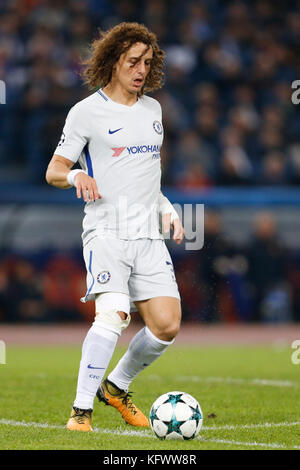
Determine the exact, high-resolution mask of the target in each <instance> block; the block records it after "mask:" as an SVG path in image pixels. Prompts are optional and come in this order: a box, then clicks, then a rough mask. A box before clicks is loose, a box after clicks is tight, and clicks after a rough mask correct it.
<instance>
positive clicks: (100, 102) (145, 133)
mask: <svg viewBox="0 0 300 470" xmlns="http://www.w3.org/2000/svg"><path fill="white" fill-rule="evenodd" d="M162 141H163V127H162V113H161V106H160V104H159V103H158V101H156V100H155V99H153V98H150V97H149V96H142V97H140V98H138V101H137V102H136V103H135V104H134V105H133V106H126V105H123V104H119V103H116V102H115V101H113V100H111V99H110V98H109V97H108V96H106V95H105V93H104V92H103V91H102V90H101V89H100V90H98V91H97V92H95V93H93V94H92V95H90V96H89V97H88V98H85V99H84V100H82V101H80V102H78V103H77V104H75V106H73V107H72V108H71V110H70V112H69V114H68V116H67V119H66V122H65V126H64V129H63V133H62V137H61V140H60V142H59V144H58V146H57V148H56V150H55V152H54V153H55V154H56V155H61V156H62V157H65V158H67V159H69V160H71V161H72V162H74V163H75V162H77V161H79V163H80V166H81V168H82V169H84V170H85V171H87V172H88V174H89V175H90V176H92V177H93V178H95V180H96V183H97V187H98V191H99V193H100V195H101V196H102V198H101V199H99V200H96V201H95V202H93V201H88V202H87V203H86V205H85V210H84V211H85V217H84V220H83V234H82V237H83V242H84V244H85V243H87V241H88V240H89V239H90V238H91V237H92V236H93V235H94V234H95V230H96V232H97V234H99V235H107V236H111V237H115V238H121V239H129V240H132V239H138V238H152V239H158V238H163V237H162V234H161V233H160V230H159V216H158V197H159V192H160V181H161V162H160V149H161V145H162Z"/></svg>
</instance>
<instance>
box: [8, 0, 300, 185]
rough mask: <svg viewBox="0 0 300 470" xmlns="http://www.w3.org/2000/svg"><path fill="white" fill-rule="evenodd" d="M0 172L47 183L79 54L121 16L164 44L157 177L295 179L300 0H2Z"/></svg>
mask: <svg viewBox="0 0 300 470" xmlns="http://www.w3.org/2000/svg"><path fill="white" fill-rule="evenodd" d="M0 15H1V21H0V79H2V80H4V81H5V82H6V85H7V105H6V106H5V107H4V106H2V107H0V164H1V167H2V168H4V167H7V168H8V167H10V168H12V166H13V168H15V169H16V168H18V167H19V168H21V169H22V170H23V175H26V181H31V182H33V183H36V184H45V178H44V173H45V168H46V166H47V164H48V162H49V159H50V158H51V156H52V153H53V150H54V149H55V147H56V144H57V142H58V140H59V137H60V135H61V130H62V126H63V123H64V119H65V117H66V114H67V112H68V110H69V108H70V107H71V106H72V105H73V104H74V103H75V102H77V101H79V100H80V99H82V98H83V97H85V96H86V95H87V94H89V93H90V92H88V91H87V90H86V89H85V87H83V85H82V81H81V79H80V76H79V72H80V60H81V58H83V57H86V55H87V54H88V44H89V43H90V41H91V40H92V39H93V38H95V37H96V36H97V34H98V30H99V28H101V29H107V28H109V27H111V26H113V25H115V24H116V23H119V22H121V21H139V22H143V23H145V24H146V25H147V26H149V27H150V28H151V29H152V30H153V31H154V32H155V33H156V34H157V35H158V38H159V41H160V44H161V46H162V47H163V48H164V49H165V50H166V53H167V61H166V83H165V87H164V88H163V89H162V90H160V91H159V92H157V93H156V95H155V96H156V98H157V99H159V101H160V102H161V104H162V107H163V123H164V128H165V146H164V175H163V178H164V181H163V182H164V184H168V185H172V186H173V187H177V188H179V189H195V188H207V187H212V186H215V185H222V186H224V185H226V186H232V185H234V186H237V185H287V184H292V185H294V184H295V185H297V184H298V183H299V182H300V138H299V135H300V119H299V114H300V111H299V108H300V106H298V107H297V106H295V105H294V104H293V103H292V102H291V94H292V92H293V90H292V88H291V84H292V82H293V81H294V80H297V79H300V66H299V64H300V62H299V51H300V2H299V0H298V1H297V0H294V1H293V0H286V1H278V2H272V1H271V0H248V1H247V0H238V1H236V0H233V1H229V0H228V1H226V0H186V1H185V2H178V1H177V0H164V1H162V0H118V1H117V0H115V1H113V0H0Z"/></svg>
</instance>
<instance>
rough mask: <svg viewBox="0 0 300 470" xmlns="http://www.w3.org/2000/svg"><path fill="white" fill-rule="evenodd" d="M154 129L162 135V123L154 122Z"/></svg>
mask: <svg viewBox="0 0 300 470" xmlns="http://www.w3.org/2000/svg"><path fill="white" fill-rule="evenodd" d="M153 129H154V130H155V132H157V133H158V134H162V131H163V126H162V125H161V123H160V122H159V121H154V122H153Z"/></svg>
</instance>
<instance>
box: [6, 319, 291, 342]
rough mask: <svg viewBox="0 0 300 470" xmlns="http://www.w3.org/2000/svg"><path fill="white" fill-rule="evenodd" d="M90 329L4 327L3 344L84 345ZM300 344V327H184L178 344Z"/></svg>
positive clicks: (134, 328) (85, 326)
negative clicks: (295, 342)
mask: <svg viewBox="0 0 300 470" xmlns="http://www.w3.org/2000/svg"><path fill="white" fill-rule="evenodd" d="M140 328H141V324H140V323H139V324H137V323H134V322H133V323H132V324H131V325H130V327H129V328H128V329H127V330H125V331H124V332H123V334H122V336H121V338H120V340H119V344H128V343H129V341H130V339H131V338H132V337H133V335H134V334H135V332H136V331H138V329H140ZM88 329H89V325H88V324H87V323H83V324H67V325H65V324H55V325H54V324H53V325H42V326H41V325H26V324H24V325H22V324H17V325H11V324H9V325H8V324H0V340H2V341H5V343H6V344H7V345H9V344H14V345H71V344H81V343H82V342H83V340H84V337H85V335H86V333H87V331H88ZM296 339H298V340H300V325H298V324H284V325H241V324H238V325H224V324H218V325H202V324H184V325H182V327H181V331H180V333H179V334H178V336H177V338H176V343H175V344H186V345H188V344H190V345H199V346H201V345H209V344H212V345H218V344H219V345H224V344H227V345H230V344H233V345H238V344H242V345H247V344H250V345H251V344H261V345H263V344H276V343H278V344H288V345H290V344H291V343H292V341H294V340H296Z"/></svg>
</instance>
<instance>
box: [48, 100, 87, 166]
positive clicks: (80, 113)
mask: <svg viewBox="0 0 300 470" xmlns="http://www.w3.org/2000/svg"><path fill="white" fill-rule="evenodd" d="M88 140H89V135H88V128H87V117H86V116H85V113H84V110H83V108H82V107H79V106H76V105H75V106H73V108H71V109H70V111H69V114H68V116H67V118H66V122H65V125H64V128H63V132H62V135H61V138H60V141H59V142H58V145H57V147H56V149H55V151H54V154H56V155H61V156H62V157H65V158H67V159H68V160H71V161H72V162H74V163H76V162H77V160H78V159H79V157H80V154H81V152H82V151H83V149H84V147H85V146H86V144H87V143H88Z"/></svg>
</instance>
